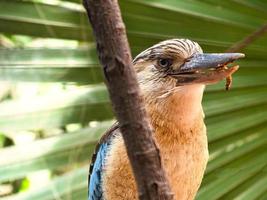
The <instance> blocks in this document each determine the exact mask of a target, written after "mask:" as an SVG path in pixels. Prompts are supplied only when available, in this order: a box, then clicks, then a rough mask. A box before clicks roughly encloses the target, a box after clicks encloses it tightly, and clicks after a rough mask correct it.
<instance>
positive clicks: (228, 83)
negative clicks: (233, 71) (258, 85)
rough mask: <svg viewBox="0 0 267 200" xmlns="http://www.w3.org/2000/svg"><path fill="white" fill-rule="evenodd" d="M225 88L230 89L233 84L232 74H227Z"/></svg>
mask: <svg viewBox="0 0 267 200" xmlns="http://www.w3.org/2000/svg"><path fill="white" fill-rule="evenodd" d="M225 81H226V82H225V90H230V88H231V86H232V82H233V78H232V76H231V75H230V76H227V77H226V79H225Z"/></svg>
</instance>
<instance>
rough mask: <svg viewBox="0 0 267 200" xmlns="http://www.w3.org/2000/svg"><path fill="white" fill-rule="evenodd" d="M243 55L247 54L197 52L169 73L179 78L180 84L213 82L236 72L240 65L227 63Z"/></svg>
mask: <svg viewBox="0 0 267 200" xmlns="http://www.w3.org/2000/svg"><path fill="white" fill-rule="evenodd" d="M243 57H245V55H244V54H242V53H218V54H217V53H211V54H195V55H193V56H192V57H191V58H190V59H188V61H187V62H185V63H184V64H183V65H182V66H181V67H180V69H179V70H177V71H176V72H175V71H173V72H171V73H170V74H169V75H171V76H173V77H175V78H176V79H177V84H178V85H186V84H195V83H202V84H212V83H216V82H218V81H220V80H222V79H224V78H225V77H227V76H230V75H231V74H232V73H234V72H235V71H236V70H237V69H238V65H235V66H232V67H229V66H227V65H228V64H229V63H232V62H234V61H235V60H237V59H239V58H243ZM228 67H229V68H228Z"/></svg>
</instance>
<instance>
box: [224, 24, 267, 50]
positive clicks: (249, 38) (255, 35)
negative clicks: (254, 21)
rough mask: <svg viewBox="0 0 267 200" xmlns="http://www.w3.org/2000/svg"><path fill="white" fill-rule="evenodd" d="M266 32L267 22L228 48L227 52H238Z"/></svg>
mask: <svg viewBox="0 0 267 200" xmlns="http://www.w3.org/2000/svg"><path fill="white" fill-rule="evenodd" d="M265 32H267V24H264V25H263V26H262V27H260V28H259V29H257V30H256V31H254V32H253V33H251V34H250V35H248V36H247V37H245V38H244V39H243V40H241V41H239V42H237V43H235V44H233V45H232V46H231V47H230V48H229V49H227V50H226V51H225V52H227V53H231V52H238V51H240V50H241V49H244V48H245V47H247V46H248V45H250V44H251V43H252V42H253V41H255V40H256V39H257V38H259V37H260V36H262V35H263V34H264V33H265Z"/></svg>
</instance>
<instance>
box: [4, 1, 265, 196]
mask: <svg viewBox="0 0 267 200" xmlns="http://www.w3.org/2000/svg"><path fill="white" fill-rule="evenodd" d="M58 2H59V1H57V3H55V4H49V5H48V4H45V3H42V1H38V2H36V1H34V0H32V1H31V0H28V1H23V0H12V1H10V0H0V31H1V32H2V33H3V34H5V35H7V36H9V35H12V34H16V35H27V36H30V37H33V38H56V39H62V41H64V40H75V41H76V42H77V45H76V46H77V47H71V48H70V47H66V48H65V47H55V48H32V47H24V48H1V49H0V80H1V81H9V82H10V83H16V84H20V83H23V82H32V83H38V84H40V85H45V84H46V83H57V84H58V83H61V84H62V85H67V86H68V85H75V87H74V88H73V89H68V90H62V91H60V92H58V94H56V95H51V94H49V93H48V94H44V95H40V96H38V97H34V98H28V99H27V100H24V99H11V100H6V101H4V102H1V103H0V111H1V112H0V132H1V133H3V134H2V135H6V136H9V132H13V133H15V135H16V134H19V133H20V131H25V130H28V131H33V132H34V131H35V130H36V129H37V130H39V129H41V130H42V129H51V128H63V130H64V131H63V132H64V133H62V134H58V135H55V136H51V137H46V136H45V137H37V139H36V140H33V141H32V142H30V143H28V144H27V145H26V146H20V145H14V146H11V147H5V148H2V149H1V150H0V157H1V158H4V159H1V161H0V182H1V183H5V182H7V181H14V180H18V179H22V178H24V177H27V176H28V174H30V173H32V172H37V171H39V170H43V169H47V170H50V171H60V173H58V174H57V173H55V174H54V176H53V178H52V179H51V181H50V182H49V183H48V184H46V185H45V186H43V187H42V188H40V189H34V190H29V191H26V192H24V193H22V192H21V193H18V194H14V195H11V196H9V197H5V198H3V199H5V200H16V199H19V200H22V199H24V200H32V199H38V200H48V199H49V200H52V199H73V200H76V199H85V198H86V196H87V175H88V164H89V159H90V155H91V154H92V153H93V149H94V146H95V144H96V142H97V141H98V139H99V137H100V136H101V134H102V133H103V132H104V131H105V130H106V129H107V128H108V127H109V126H110V125H111V123H112V122H111V121H110V120H111V119H112V118H113V115H112V111H111V106H110V103H109V100H108V96H107V92H106V89H105V87H104V86H103V84H102V83H103V76H102V72H101V68H100V66H99V62H98V59H97V54H96V50H95V45H94V42H93V37H92V32H91V28H90V26H89V23H88V20H87V17H86V15H85V11H84V10H83V8H82V6H81V1H80V0H69V1H60V3H58ZM69 3H72V4H71V5H72V6H73V7H71V6H69V5H68V4H69ZM119 3H120V6H121V10H122V14H123V18H124V21H125V23H126V27H127V34H128V37H129V42H130V44H131V47H132V53H133V55H136V54H137V53H138V52H140V51H141V50H143V49H145V48H147V47H148V46H150V45H152V44H154V43H156V42H158V41H160V40H163V39H167V38H173V37H178V38H181V37H184V38H190V39H193V40H195V41H197V42H199V43H200V45H201V46H202V47H203V49H204V51H206V52H223V51H225V50H226V49H227V48H229V47H230V46H231V45H232V44H234V43H236V42H238V41H240V40H242V39H243V38H244V37H246V36H247V35H249V34H250V33H252V32H253V31H255V30H257V29H258V28H259V27H261V26H262V25H263V24H264V23H266V18H267V11H266V10H267V9H266V8H267V3H266V2H265V1H263V0H255V1H252V0H242V1H241V0H225V1H219V0H215V1H214V0H201V1H200V0H164V1H163V0H150V1H142V0H121V1H120V2H119ZM266 38H267V33H265V34H264V35H263V36H262V37H261V38H259V39H258V40H256V41H255V42H253V43H252V44H250V45H249V46H248V47H246V48H245V49H243V50H242V52H244V53H245V54H246V59H244V60H242V61H240V62H239V65H240V66H241V67H240V70H239V71H238V72H237V73H236V74H235V75H234V82H233V89H232V90H231V91H229V92H225V91H224V83H223V82H221V83H220V84H217V85H213V86H208V87H207V89H206V92H205V95H204V100H203V105H204V109H205V113H206V124H207V129H208V138H209V150H210V160H209V164H208V167H207V170H206V174H205V178H204V180H203V183H202V186H201V189H200V191H199V193H198V196H197V200H207V199H208V200H223V199H238V200H256V199H257V200H258V199H261V200H265V199H267V173H266V172H267V171H266V170H267V160H266V157H267V152H266V145H267V126H266V124H267V75H266V74H267V58H266V55H267V40H266ZM63 39H64V40H63ZM0 44H1V43H0ZM73 123H78V124H81V126H82V128H81V129H79V130H77V131H67V130H65V129H64V128H65V127H66V126H68V125H69V124H73ZM88 123H90V124H93V125H91V126H89V125H88ZM35 133H36V132H35Z"/></svg>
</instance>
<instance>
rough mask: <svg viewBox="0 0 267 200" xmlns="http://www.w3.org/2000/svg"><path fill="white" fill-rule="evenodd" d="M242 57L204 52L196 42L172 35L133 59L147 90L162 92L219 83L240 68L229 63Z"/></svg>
mask: <svg viewBox="0 0 267 200" xmlns="http://www.w3.org/2000/svg"><path fill="white" fill-rule="evenodd" d="M242 57H244V54H241V53H219V54H214V53H211V54H207V53H203V51H202V49H201V47H200V46H199V45H198V43H196V42H193V41H191V40H188V39H171V40H165V41H163V42H160V43H158V44H156V45H154V46H152V47H150V48H148V49H146V50H145V51H143V52H142V53H140V54H139V55H137V56H136V58H135V59H134V61H133V63H134V66H135V69H136V72H137V76H138V80H139V83H140V85H141V88H142V90H143V92H144V93H145V94H146V93H154V94H155V95H159V96H161V95H162V94H166V93H169V92H171V91H173V92H175V91H179V89H182V88H192V87H186V86H190V85H195V86H196V85H198V86H204V85H207V84H213V83H217V82H218V81H220V80H222V79H224V78H225V77H227V76H229V75H231V74H232V73H234V72H235V71H236V70H237V69H238V67H237V66H233V67H230V68H228V67H227V64H229V63H232V62H233V61H235V60H236V59H238V58H242ZM188 92H190V91H188Z"/></svg>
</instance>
